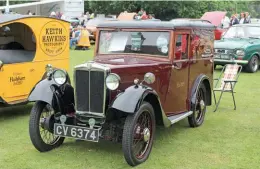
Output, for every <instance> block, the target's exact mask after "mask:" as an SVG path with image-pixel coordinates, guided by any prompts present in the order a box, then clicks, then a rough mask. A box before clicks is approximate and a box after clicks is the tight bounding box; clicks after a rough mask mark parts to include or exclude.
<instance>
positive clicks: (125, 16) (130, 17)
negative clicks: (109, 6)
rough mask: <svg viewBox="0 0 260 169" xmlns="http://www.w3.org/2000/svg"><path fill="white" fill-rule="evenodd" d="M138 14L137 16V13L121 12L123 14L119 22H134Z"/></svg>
mask: <svg viewBox="0 0 260 169" xmlns="http://www.w3.org/2000/svg"><path fill="white" fill-rule="evenodd" d="M136 14H137V13H135V12H131V13H127V12H121V13H120V14H119V15H118V17H117V19H118V20H119V21H131V20H134V19H135V15H136Z"/></svg>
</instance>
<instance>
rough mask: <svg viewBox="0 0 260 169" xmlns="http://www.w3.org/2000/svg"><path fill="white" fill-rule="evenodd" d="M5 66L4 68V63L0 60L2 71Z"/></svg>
mask: <svg viewBox="0 0 260 169" xmlns="http://www.w3.org/2000/svg"><path fill="white" fill-rule="evenodd" d="M3 66H4V63H3V62H2V61H1V60H0V70H1V69H2V67H3Z"/></svg>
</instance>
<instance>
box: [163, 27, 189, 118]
mask: <svg viewBox="0 0 260 169" xmlns="http://www.w3.org/2000/svg"><path fill="white" fill-rule="evenodd" d="M174 38H175V40H174V50H173V51H174V56H173V62H172V69H171V77H170V82H169V87H168V92H167V96H166V101H165V106H164V107H165V112H166V113H167V115H171V114H179V113H182V112H185V111H187V110H188V109H187V95H188V86H189V84H188V83H189V81H188V78H189V76H188V75H189V52H190V50H189V44H190V32H189V31H186V32H175V35H174Z"/></svg>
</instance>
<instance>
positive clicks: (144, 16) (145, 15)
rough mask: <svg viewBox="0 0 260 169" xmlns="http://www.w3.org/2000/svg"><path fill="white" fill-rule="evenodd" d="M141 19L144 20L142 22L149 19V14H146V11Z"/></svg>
mask: <svg viewBox="0 0 260 169" xmlns="http://www.w3.org/2000/svg"><path fill="white" fill-rule="evenodd" d="M141 19H142V20H146V19H148V16H147V14H146V11H143V14H142V16H141Z"/></svg>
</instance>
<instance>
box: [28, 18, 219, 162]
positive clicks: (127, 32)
mask: <svg viewBox="0 0 260 169" xmlns="http://www.w3.org/2000/svg"><path fill="white" fill-rule="evenodd" d="M137 23H138V24H137ZM214 29H215V26H214V25H212V24H211V23H209V22H205V21H201V22H198V21H192V20H186V21H183V22H169V21H167V22H158V21H149V22H140V21H114V22H106V23H102V24H100V25H99V26H98V29H97V37H98V38H97V41H96V48H95V52H94V53H95V57H94V60H93V61H88V62H86V63H84V64H80V65H78V66H76V67H75V68H74V86H71V85H70V84H69V83H67V82H68V80H69V79H68V74H67V72H65V71H63V70H59V69H57V70H52V69H49V70H48V77H47V78H46V79H44V80H42V81H41V82H40V83H38V84H37V85H36V86H35V88H34V90H33V92H32V93H31V95H30V101H35V104H34V107H33V108H32V111H31V115H30V122H29V133H30V138H31V141H32V143H33V145H34V146H35V148H36V149H37V150H39V151H40V152H45V151H49V150H51V149H53V148H56V147H58V146H60V145H61V144H62V143H63V141H64V138H65V137H70V138H75V139H78V140H86V141H92V142H99V140H100V139H104V140H109V141H114V142H119V143H122V147H123V154H124V157H125V160H126V161H127V163H128V164H129V165H131V166H136V165H138V164H140V163H142V162H144V161H146V160H147V159H148V157H149V154H150V152H151V150H152V145H153V141H154V138H155V130H156V125H162V126H165V127H169V126H171V125H173V124H175V123H176V122H178V121H180V120H183V119H185V118H187V119H188V122H189V125H190V127H199V126H201V125H202V124H203V122H204V119H205V113H206V108H207V106H209V105H211V91H212V90H211V89H212V81H213V47H214V46H213V41H214ZM41 91H45V94H42V95H39V93H41ZM39 126H40V127H39ZM187 139H189V138H187Z"/></svg>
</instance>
